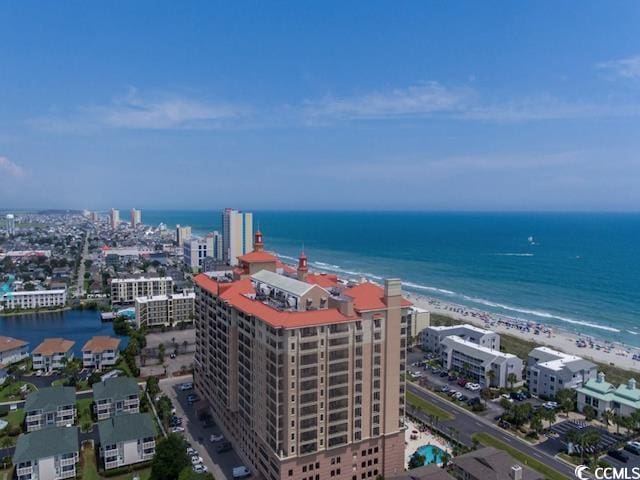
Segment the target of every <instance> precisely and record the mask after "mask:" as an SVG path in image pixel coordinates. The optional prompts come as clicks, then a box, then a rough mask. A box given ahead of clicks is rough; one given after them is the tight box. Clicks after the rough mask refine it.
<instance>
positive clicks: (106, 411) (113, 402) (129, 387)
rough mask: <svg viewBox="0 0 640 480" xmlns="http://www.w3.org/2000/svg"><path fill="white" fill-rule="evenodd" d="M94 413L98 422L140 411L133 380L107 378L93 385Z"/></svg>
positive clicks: (136, 388) (136, 386)
mask: <svg viewBox="0 0 640 480" xmlns="http://www.w3.org/2000/svg"><path fill="white" fill-rule="evenodd" d="M92 388H93V399H94V401H95V404H94V411H95V414H96V417H97V419H98V420H105V419H107V418H111V417H113V416H117V415H121V414H125V413H126V414H132V413H138V412H139V411H140V398H139V388H138V384H137V383H136V381H135V380H134V379H133V378H129V377H115V378H107V379H105V380H103V381H102V382H98V383H94V384H93V387H92Z"/></svg>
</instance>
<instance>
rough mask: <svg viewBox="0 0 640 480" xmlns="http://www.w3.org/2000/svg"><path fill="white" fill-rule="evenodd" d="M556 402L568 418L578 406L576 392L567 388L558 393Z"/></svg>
mask: <svg viewBox="0 0 640 480" xmlns="http://www.w3.org/2000/svg"><path fill="white" fill-rule="evenodd" d="M556 400H557V402H558V405H560V410H562V411H563V412H564V413H565V415H566V416H567V417H569V412H570V411H572V410H574V409H575V405H576V391H575V390H573V389H572V388H565V389H564V390H560V391H559V392H558V393H556Z"/></svg>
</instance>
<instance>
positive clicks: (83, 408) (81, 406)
mask: <svg viewBox="0 0 640 480" xmlns="http://www.w3.org/2000/svg"><path fill="white" fill-rule="evenodd" d="M91 402H93V398H81V399H80V400H78V401H77V402H76V405H77V408H78V425H80V428H81V429H82V430H83V431H87V430H90V429H89V428H85V427H86V426H87V425H93V418H92V417H91Z"/></svg>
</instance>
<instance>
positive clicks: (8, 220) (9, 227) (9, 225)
mask: <svg viewBox="0 0 640 480" xmlns="http://www.w3.org/2000/svg"><path fill="white" fill-rule="evenodd" d="M4 229H5V232H7V234H8V235H15V233H16V217H15V216H14V215H13V213H7V216H6V217H5V219H4Z"/></svg>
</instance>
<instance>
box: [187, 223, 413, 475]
mask: <svg viewBox="0 0 640 480" xmlns="http://www.w3.org/2000/svg"><path fill="white" fill-rule="evenodd" d="M238 262H239V266H238V267H237V268H236V269H235V270H234V272H233V276H231V275H230V276H227V277H222V276H220V277H218V278H217V279H214V278H211V277H209V276H207V275H206V274H200V275H198V276H197V277H196V279H195V281H196V332H197V335H196V338H197V343H196V356H195V372H194V382H195V386H196V389H197V391H198V392H199V393H200V396H201V398H203V399H205V400H204V401H203V402H204V404H202V405H199V406H198V407H199V408H201V409H204V408H210V409H211V412H212V413H213V416H214V417H215V419H216V422H217V423H218V425H220V427H221V428H222V429H223V431H224V433H225V436H226V437H227V438H228V439H229V440H230V441H231V442H232V443H233V444H234V447H235V449H236V451H237V452H238V453H239V454H240V456H241V457H242V458H243V459H244V461H246V462H248V464H249V465H251V466H252V467H253V468H254V469H255V470H257V471H258V472H260V473H261V474H262V475H263V476H264V477H265V478H267V479H269V480H276V479H278V480H280V479H282V480H284V479H289V480H294V479H295V480H302V479H306V480H309V479H312V480H317V479H323V480H324V479H328V478H333V479H336V480H353V479H354V478H356V479H365V478H376V477H378V476H379V475H383V476H391V475H395V474H399V473H401V472H402V471H404V404H405V400H404V397H405V393H404V391H405V385H404V380H403V376H404V372H405V355H406V353H405V349H406V326H407V316H408V315H409V314H410V312H409V311H410V308H411V303H410V302H408V301H406V300H405V299H404V298H403V297H402V291H401V285H400V281H399V280H396V279H390V280H386V281H385V284H384V287H380V286H378V285H375V284H372V283H362V284H357V285H353V286H342V285H339V284H338V283H337V281H336V282H333V281H331V279H328V278H327V277H325V276H321V275H312V274H309V273H308V267H307V260H306V257H305V256H304V255H302V256H301V258H300V261H299V265H298V270H297V272H294V273H295V277H294V276H293V275H291V276H285V275H283V274H281V273H277V271H276V270H277V269H278V262H279V260H278V259H277V258H276V257H275V256H274V255H271V254H270V253H268V252H266V251H264V246H263V242H262V235H261V233H260V232H257V233H256V239H255V250H254V251H253V252H250V253H248V254H246V255H242V256H240V257H239V259H238ZM316 279H317V280H319V281H320V282H321V283H323V284H324V285H325V286H321V285H319V284H317V283H314V281H315V280H316Z"/></svg>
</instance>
